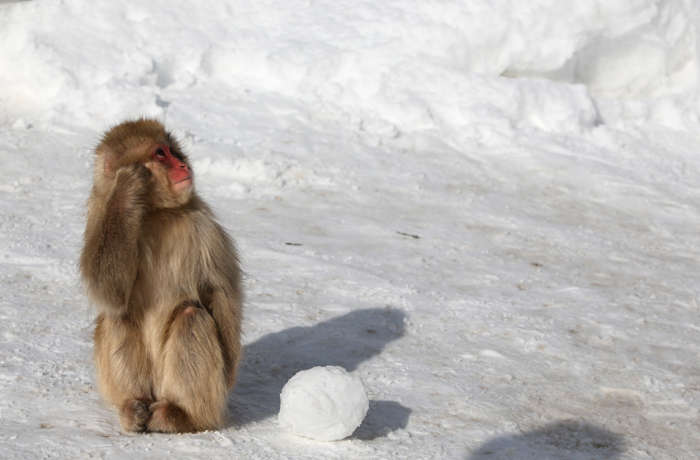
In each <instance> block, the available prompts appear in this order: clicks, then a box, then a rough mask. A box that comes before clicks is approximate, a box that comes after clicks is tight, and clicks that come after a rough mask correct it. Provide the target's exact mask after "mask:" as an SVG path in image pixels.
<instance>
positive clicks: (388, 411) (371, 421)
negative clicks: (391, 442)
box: [229, 308, 411, 438]
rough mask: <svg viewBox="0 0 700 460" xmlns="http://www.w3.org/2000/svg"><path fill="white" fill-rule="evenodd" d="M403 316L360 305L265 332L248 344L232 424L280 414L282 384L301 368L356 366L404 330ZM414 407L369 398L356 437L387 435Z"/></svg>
mask: <svg viewBox="0 0 700 460" xmlns="http://www.w3.org/2000/svg"><path fill="white" fill-rule="evenodd" d="M405 318H406V314H405V313H403V312H402V311H400V310H395V309H392V308H370V309H365V310H356V311H353V312H350V313H348V314H346V315H343V316H339V317H337V318H333V319H331V320H328V321H325V322H323V323H319V324H316V325H314V326H310V327H292V328H289V329H285V330H283V331H280V332H274V333H271V334H267V335H265V336H263V337H261V338H260V339H258V340H256V341H255V342H253V343H251V344H249V345H247V346H246V347H245V349H244V352H243V357H242V359H241V364H240V366H239V369H238V381H237V382H236V387H235V389H234V391H233V394H232V397H231V398H230V399H229V409H230V412H231V416H232V423H233V424H234V425H244V424H248V423H252V422H257V421H260V420H263V419H266V418H269V417H272V416H276V415H277V413H278V412H279V409H280V392H281V391H282V387H283V386H284V385H285V383H287V381H288V380H289V379H290V378H291V377H292V376H294V374H296V373H297V372H299V371H302V370H306V369H311V368H312V367H315V366H341V367H343V368H345V369H346V370H347V371H348V372H352V371H354V370H355V369H356V368H357V366H358V365H359V364H360V363H361V362H363V361H365V360H367V359H369V358H371V357H373V356H376V355H378V354H379V353H381V351H382V349H384V347H385V346H386V345H387V344H388V343H390V342H392V341H394V340H396V339H398V338H400V337H402V336H403V335H404V319H405ZM410 412H411V411H410V409H407V408H404V407H403V406H401V405H400V404H398V403H395V402H392V401H370V408H369V411H368V414H367V416H366V417H365V422H363V424H362V425H361V426H360V428H358V430H359V431H358V436H361V437H363V438H373V437H378V436H385V435H386V434H388V433H389V432H390V431H393V430H395V429H398V428H403V427H405V426H406V424H407V423H408V415H409V414H410ZM387 430H389V431H387Z"/></svg>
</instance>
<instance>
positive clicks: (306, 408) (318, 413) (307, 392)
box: [278, 366, 369, 441]
mask: <svg viewBox="0 0 700 460" xmlns="http://www.w3.org/2000/svg"><path fill="white" fill-rule="evenodd" d="M367 409H369V400H368V399H367V393H365V388H364V387H363V386H362V381H361V380H360V378H359V377H357V376H354V375H352V374H350V373H349V372H347V371H346V370H345V369H343V368H342V367H338V366H325V367H314V368H313V369H309V370H306V371H301V372H298V373H297V374H296V375H295V376H294V377H292V378H291V379H289V382H287V384H286V385H285V386H284V388H282V394H281V404H280V413H279V417H278V420H279V423H280V425H281V426H282V427H283V428H284V429H286V430H288V431H291V432H292V433H294V434H297V435H299V436H304V437H306V438H311V439H315V440H317V441H338V440H340V439H343V438H346V437H348V436H350V435H351V434H352V433H353V431H355V429H356V428H357V427H358V426H360V423H362V419H364V418H365V414H366V413H367Z"/></svg>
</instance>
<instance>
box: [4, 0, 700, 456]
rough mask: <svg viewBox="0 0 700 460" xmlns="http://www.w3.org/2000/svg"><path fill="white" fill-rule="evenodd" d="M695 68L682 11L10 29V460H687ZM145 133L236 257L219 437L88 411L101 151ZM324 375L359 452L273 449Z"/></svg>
mask: <svg viewBox="0 0 700 460" xmlns="http://www.w3.org/2000/svg"><path fill="white" fill-rule="evenodd" d="M699 45H700V2H697V1H694V0H577V1H575V2H571V1H568V0H529V1H515V0H434V1H427V0H384V1H376V0H352V1H345V0H337V1H326V2H320V1H315V0H259V1H240V0H223V1H222V0H200V1H197V2H186V1H181V0H167V1H166V0H139V1H132V0H124V1H119V2H95V1H88V0H60V1H59V0H33V1H21V2H14V1H8V0H0V262H1V263H0V458H10V459H33V458H106V459H131V458H136V457H138V458H153V459H160V458H166V457H168V458H170V457H172V458H193V459H206V460H215V459H228V458H246V459H292V460H297V459H319V458H328V459H352V458H358V459H383V460H384V459H462V460H485V459H503V458H511V459H518V460H521V459H523V460H527V459H538V460H540V459H544V458H550V459H568V460H578V459H586V460H588V459H591V458H599V459H625V460H629V459H655V460H659V459H661V460H663V459H691V458H695V457H697V453H698V452H700V426H699V423H698V410H699V409H700V303H699V302H700V301H699V294H700V287H699V286H700V283H699V282H698V278H699V276H700V275H699V274H700V187H699V184H700V138H699V136H698V133H700V46H699ZM141 115H147V116H155V117H158V118H160V119H162V120H163V121H164V122H165V123H166V125H168V126H170V127H171V128H172V129H173V130H174V131H175V133H176V134H177V135H178V136H179V137H180V138H181V139H182V140H183V143H184V144H185V145H186V146H187V150H188V153H189V154H190V158H191V159H192V161H193V170H194V177H195V185H196V187H197V188H198V190H199V192H200V194H201V195H202V196H203V197H204V198H205V199H206V200H207V201H208V202H209V203H210V204H211V205H212V207H213V208H214V209H215V210H216V212H217V214H218V216H219V219H220V221H221V223H222V225H223V226H224V227H225V228H226V229H227V230H229V231H230V233H231V234H232V235H233V236H234V237H235V238H236V240H237V243H238V246H239V249H240V252H241V254H242V257H243V260H242V263H243V266H244V269H245V272H246V280H245V284H246V292H247V303H246V319H245V323H244V325H243V326H244V331H245V343H244V345H245V350H244V355H243V357H242V361H241V365H240V367H239V375H238V382H237V384H236V387H235V389H234V391H233V392H232V393H231V396H230V399H229V409H230V411H229V412H230V419H229V421H228V423H227V425H226V426H225V427H224V428H223V429H221V430H218V431H214V432H205V433H196V434H182V435H164V434H157V433H156V434H145V435H144V434H140V435H130V434H126V433H124V432H123V431H122V430H121V428H120V426H119V422H118V420H117V416H116V412H115V410H114V409H113V408H111V407H109V406H108V405H106V404H105V403H104V402H103V400H102V399H101V398H100V396H99V394H98V393H97V391H96V388H95V379H94V371H93V366H92V339H91V332H92V319H93V315H94V311H93V310H92V309H91V307H90V306H89V305H88V303H87V301H86V298H85V296H84V294H83V292H82V290H81V287H80V285H79V282H78V276H77V271H76V260H77V254H78V253H79V250H80V246H81V235H82V230H83V227H84V218H85V208H84V203H85V201H86V199H87V196H88V193H89V190H90V183H91V164H92V153H91V149H92V148H93V147H94V145H95V144H96V142H97V140H98V139H99V137H100V135H101V133H102V132H103V131H104V130H105V129H107V128H108V127H110V126H111V125H113V124H115V123H117V122H119V121H121V120H123V119H125V118H132V117H138V116H141ZM316 366H341V367H343V368H345V369H346V370H348V371H349V372H351V373H352V374H353V375H356V376H358V377H360V378H361V379H362V381H363V383H364V386H365V390H366V392H367V395H368V397H369V409H368V411H367V415H366V417H365V419H364V420H363V421H362V423H361V425H360V426H359V427H358V428H357V430H355V432H354V433H353V434H352V435H351V436H350V437H348V438H347V439H345V440H342V441H339V442H334V443H323V442H317V441H313V440H310V439H305V438H302V437H298V436H294V435H292V434H290V433H288V432H286V431H284V430H283V429H281V428H280V425H279V424H278V423H277V417H276V415H277V414H278V412H279V410H280V392H281V390H282V387H283V386H284V384H285V383H286V382H287V381H288V380H289V379H290V378H291V377H292V376H294V375H295V374H296V373H297V372H299V371H303V370H306V369H311V368H313V367H316Z"/></svg>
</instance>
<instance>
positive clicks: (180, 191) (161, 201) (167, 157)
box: [95, 118, 194, 209]
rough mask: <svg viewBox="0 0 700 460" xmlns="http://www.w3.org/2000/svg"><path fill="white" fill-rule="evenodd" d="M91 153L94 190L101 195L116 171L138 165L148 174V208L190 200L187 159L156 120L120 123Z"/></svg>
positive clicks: (106, 189)
mask: <svg viewBox="0 0 700 460" xmlns="http://www.w3.org/2000/svg"><path fill="white" fill-rule="evenodd" d="M95 153H96V154H97V158H96V159H95V187H97V188H98V189H100V190H101V191H102V192H103V193H109V190H110V189H111V187H112V184H113V182H114V179H115V178H116V175H117V172H118V171H119V169H121V168H123V167H126V166H129V165H132V164H142V165H144V166H145V167H146V168H147V169H148V171H149V172H150V174H149V176H150V178H149V184H148V187H149V188H148V203H149V205H150V206H152V207H153V208H155V209H164V208H176V207H178V206H182V205H184V204H186V203H187V202H188V201H189V200H190V196H191V194H192V191H193V188H194V182H193V181H194V177H193V175H192V170H191V168H190V165H189V161H188V159H187V156H186V155H185V154H184V153H182V148H181V147H180V145H179V144H178V142H177V140H175V138H174V137H173V136H172V135H171V134H170V133H169V132H168V131H166V130H165V127H163V125H162V124H161V123H160V122H159V121H157V120H153V119H147V118H140V119H138V120H135V121H126V122H124V123H120V124H119V125H117V126H115V127H114V128H112V129H111V130H109V131H107V132H106V133H105V135H104V136H103V137H102V140H101V141H100V144H99V145H98V146H97V148H96V149H95Z"/></svg>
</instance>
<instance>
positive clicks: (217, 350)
mask: <svg viewBox="0 0 700 460" xmlns="http://www.w3.org/2000/svg"><path fill="white" fill-rule="evenodd" d="M80 270H81V274H82V280H83V284H84V285H85V288H86V290H87V293H88V296H89V298H90V300H91V301H92V303H93V304H94V305H95V307H96V309H97V313H98V315H97V319H96V327H95V336H94V338H95V350H94V353H95V356H94V357H95V367H96V373H97V382H98V386H99V389H100V392H101V393H102V394H103V396H104V397H105V398H106V399H107V400H108V401H109V402H110V403H112V404H114V405H115V406H116V407H117V408H118V409H119V418H120V421H121V424H122V426H123V427H124V429H125V430H128V431H160V432H167V433H174V432H191V431H200V430H207V429H214V428H217V427H220V426H221V425H222V423H223V421H224V418H225V416H226V400H227V393H228V390H229V389H231V388H232V387H233V384H234V382H235V380H236V367H237V364H238V360H239V358H240V356H241V344H240V331H241V320H242V316H241V315H242V311H241V307H242V301H243V296H242V292H241V271H240V268H239V265H238V257H237V255H236V249H235V247H234V244H233V242H232V240H231V239H230V238H229V236H228V235H227V234H226V232H225V231H224V230H223V229H222V228H221V226H220V225H219V224H218V223H217V222H216V220H215V218H214V214H213V212H212V210H211V209H210V208H209V206H207V204H206V203H204V201H202V199H201V198H200V197H199V196H197V193H196V192H195V191H194V185H193V176H192V170H191V169H190V165H189V162H188V159H187V157H186V156H185V155H184V154H183V152H182V149H181V147H180V145H179V144H178V142H177V141H176V140H175V139H174V138H173V136H172V135H171V134H170V133H169V132H168V131H166V130H165V128H164V127H163V125H162V124H161V123H160V122H158V121H156V120H151V119H143V118H142V119H138V120H136V121H126V122H124V123H121V124H119V125H117V126H115V127H114V128H112V129H111V130H109V131H108V132H106V133H105V134H104V136H103V137H102V139H101V142H100V143H99V145H98V146H97V148H96V149H95V172H94V184H93V188H92V193H91V195H90V198H89V199H88V212H87V224H86V228H85V237H84V244H83V249H82V254H81V256H80Z"/></svg>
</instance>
